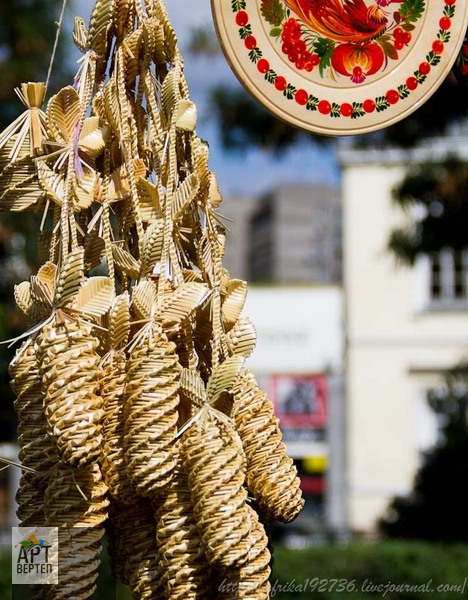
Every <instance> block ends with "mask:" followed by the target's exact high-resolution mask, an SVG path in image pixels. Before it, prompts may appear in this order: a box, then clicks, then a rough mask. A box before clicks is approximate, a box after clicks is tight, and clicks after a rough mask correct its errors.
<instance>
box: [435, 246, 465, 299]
mask: <svg viewBox="0 0 468 600" xmlns="http://www.w3.org/2000/svg"><path fill="white" fill-rule="evenodd" d="M467 280H468V250H453V249H451V248H444V249H443V250H441V251H440V252H433V253H432V254H431V256H430V303H431V304H434V305H439V304H440V305H443V306H445V305H453V304H458V305H468V295H467Z"/></svg>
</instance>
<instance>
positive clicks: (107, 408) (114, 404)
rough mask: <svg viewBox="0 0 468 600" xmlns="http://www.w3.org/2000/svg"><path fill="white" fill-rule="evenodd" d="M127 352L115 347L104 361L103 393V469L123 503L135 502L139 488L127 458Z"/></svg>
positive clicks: (107, 481) (110, 487)
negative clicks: (134, 482)
mask: <svg viewBox="0 0 468 600" xmlns="http://www.w3.org/2000/svg"><path fill="white" fill-rule="evenodd" d="M125 365H126V358H125V354H124V353H123V352H121V351H116V350H111V351H110V352H108V353H107V354H106V356H105V357H104V358H103V359H102V361H101V370H102V379H101V396H102V399H103V402H104V418H103V427H102V440H103V443H102V447H101V469H102V476H103V478H104V481H105V483H106V485H107V487H108V488H109V493H110V494H111V496H112V497H113V498H115V499H116V500H119V501H120V502H123V503H127V504H131V503H132V502H134V500H135V490H134V488H133V487H132V485H131V483H130V479H129V476H128V473H127V466H126V462H125V457H124V450H123V439H124V404H123V403H124V389H125Z"/></svg>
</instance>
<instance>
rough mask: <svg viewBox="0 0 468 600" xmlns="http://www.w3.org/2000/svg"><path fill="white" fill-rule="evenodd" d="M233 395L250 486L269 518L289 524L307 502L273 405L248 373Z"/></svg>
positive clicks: (242, 376) (242, 378)
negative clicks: (287, 450)
mask: <svg viewBox="0 0 468 600" xmlns="http://www.w3.org/2000/svg"><path fill="white" fill-rule="evenodd" d="M232 393H233V397H234V405H233V414H232V416H233V419H234V421H235V423H236V428H237V430H238V432H239V435H240V437H241V440H242V444H243V446H244V450H245V454H246V457H247V487H248V489H249V491H250V492H251V493H252V494H253V495H254V496H255V498H256V500H257V502H258V504H259V506H260V508H261V510H262V511H263V512H264V513H265V515H266V516H267V517H268V518H270V519H276V520H278V521H283V522H285V523H289V522H290V521H292V520H294V519H295V518H296V517H297V515H298V514H299V512H300V510H301V509H302V507H303V506H304V500H303V498H302V492H301V489H300V479H299V477H298V476H297V470H296V467H295V466H294V464H293V461H292V459H291V458H290V457H289V456H288V455H287V454H286V447H285V445H284V444H283V442H282V434H281V431H280V429H279V424H278V419H277V418H276V417H275V414H274V410H273V405H272V403H271V402H270V401H269V400H268V398H267V395H266V394H265V393H264V392H262V391H261V390H260V389H259V387H258V384H257V381H256V379H255V376H254V375H253V374H252V373H251V372H250V371H248V370H245V371H244V372H243V373H241V375H240V376H239V378H238V380H237V382H236V384H235V386H234V388H233V391H232Z"/></svg>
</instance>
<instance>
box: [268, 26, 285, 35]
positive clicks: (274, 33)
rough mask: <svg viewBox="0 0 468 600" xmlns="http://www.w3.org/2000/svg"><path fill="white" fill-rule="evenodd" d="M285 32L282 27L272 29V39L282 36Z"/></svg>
mask: <svg viewBox="0 0 468 600" xmlns="http://www.w3.org/2000/svg"><path fill="white" fill-rule="evenodd" d="M282 31H283V30H282V29H281V27H272V28H271V29H270V35H271V37H278V36H279V35H281V32H282Z"/></svg>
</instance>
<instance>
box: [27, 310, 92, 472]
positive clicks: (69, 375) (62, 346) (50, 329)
mask: <svg viewBox="0 0 468 600" xmlns="http://www.w3.org/2000/svg"><path fill="white" fill-rule="evenodd" d="M97 345H98V341H97V340H96V338H95V337H94V336H93V335H92V334H91V326H89V325H87V324H86V323H80V322H77V321H70V320H66V321H64V322H63V323H58V322H56V321H53V322H52V323H50V324H49V325H46V326H44V327H43V328H42V330H41V332H40V333H39V335H38V337H37V339H36V352H37V357H38V361H39V372H40V376H41V380H42V388H43V393H44V405H45V413H46V417H47V422H48V428H49V434H50V435H51V436H53V437H54V439H55V441H56V444H57V451H58V454H59V456H60V458H61V459H62V461H63V462H64V463H66V464H69V465H71V466H74V467H83V466H85V465H89V464H90V463H91V462H93V461H94V460H96V459H97V458H98V456H99V450H100V446H101V444H102V436H101V420H102V417H103V410H102V399H101V398H100V396H98V395H97V392H98V386H99V378H100V371H99V355H98V354H97V352H96V348H97Z"/></svg>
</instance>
